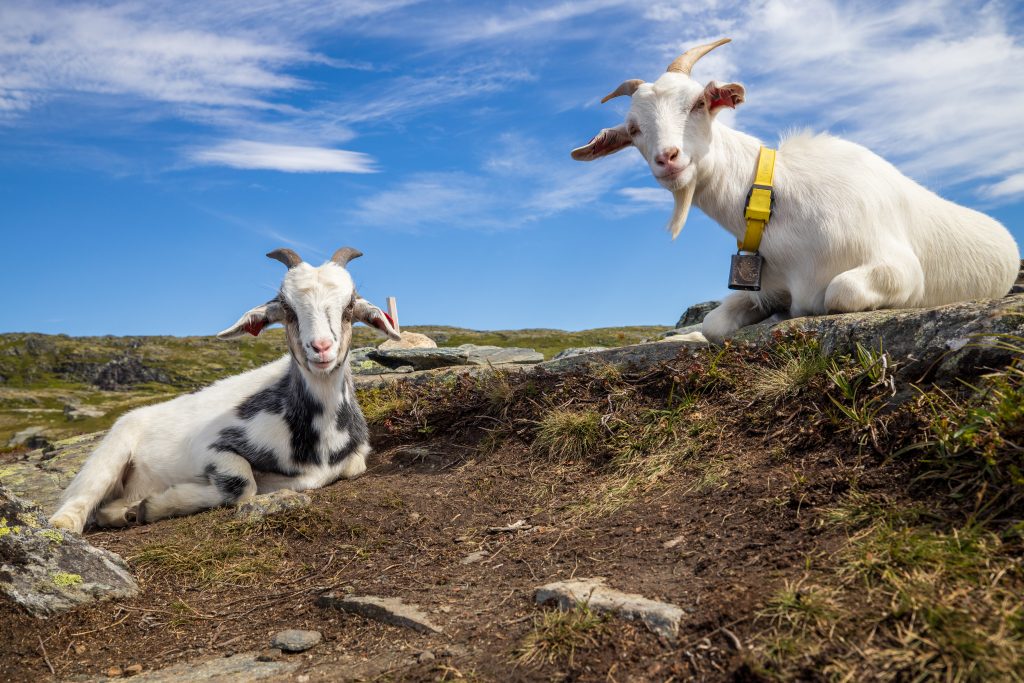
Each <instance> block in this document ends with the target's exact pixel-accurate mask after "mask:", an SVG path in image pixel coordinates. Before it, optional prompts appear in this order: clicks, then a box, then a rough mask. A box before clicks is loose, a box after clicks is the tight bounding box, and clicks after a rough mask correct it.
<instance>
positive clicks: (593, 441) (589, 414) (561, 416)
mask: <svg viewBox="0 0 1024 683" xmlns="http://www.w3.org/2000/svg"><path fill="white" fill-rule="evenodd" d="M606 433H607V429H606V428H605V426H604V425H603V424H602V423H601V414H600V413H598V412H596V411H594V410H569V409H565V408H556V409H554V410H551V411H550V412H548V413H547V414H546V415H544V416H543V417H542V418H541V419H540V422H539V424H538V425H537V438H536V439H535V440H534V442H533V446H534V450H536V451H538V452H540V453H543V454H544V455H546V456H547V457H548V458H550V459H552V460H593V459H595V456H596V455H597V454H598V453H599V452H600V451H601V449H602V441H603V440H604V437H605V434H606Z"/></svg>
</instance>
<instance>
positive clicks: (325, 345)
mask: <svg viewBox="0 0 1024 683" xmlns="http://www.w3.org/2000/svg"><path fill="white" fill-rule="evenodd" d="M268 256H270V257H271V258H274V259H277V260H279V261H281V262H283V263H284V264H285V265H287V266H288V273H287V274H286V275H285V277H284V281H283V282H282V284H281V289H280V291H279V292H278V295H277V296H276V297H275V298H274V299H272V300H271V301H268V302H267V303H265V304H263V305H262V306H257V307H256V308H253V309H252V310H250V311H249V312H248V313H246V314H245V315H243V316H242V317H241V318H240V319H239V320H238V322H236V323H235V324H234V325H233V326H232V327H230V328H228V329H227V330H224V331H223V332H221V333H220V334H219V335H217V336H218V337H221V338H222V339H228V338H232V337H238V336H241V335H243V334H245V333H246V332H248V333H249V334H252V335H258V334H259V333H260V332H261V331H262V330H263V329H264V328H265V327H266V326H268V325H271V324H273V323H277V322H280V323H284V326H285V332H286V335H287V339H288V350H289V352H290V354H291V355H290V357H289V356H284V357H283V358H281V359H280V360H277V361H274V362H273V363H269V364H267V365H264V366H263V367H261V368H257V369H256V370H252V371H250V372H247V373H245V374H242V375H236V376H234V377H229V378H227V379H223V380H220V381H219V382H217V383H215V384H213V385H212V386H210V387H207V388H206V389H203V390H202V391H199V392H197V393H194V394H188V395H186V396H180V397H178V398H176V399H174V400H172V401H168V402H166V403H160V404H157V405H153V406H147V407H145V408H139V409H138V410H134V411H132V412H130V413H128V414H126V415H124V416H122V417H121V418H120V419H118V421H117V422H116V423H115V424H114V426H113V427H112V428H111V430H110V433H108V434H107V436H106V437H105V438H104V439H103V441H102V442H100V444H99V446H97V448H96V450H95V451H94V452H93V453H92V455H90V456H89V459H88V460H87V461H86V463H85V465H84V466H83V467H82V470H81V471H80V472H79V473H78V476H76V477H75V479H74V481H72V482H71V485H70V486H68V488H67V490H66V491H65V492H64V495H63V497H62V501H61V505H60V507H59V508H58V510H57V512H56V513H54V515H53V517H52V518H51V519H50V521H51V522H52V523H53V525H54V526H57V527H62V528H64V529H69V530H71V531H75V532H81V531H82V529H83V528H84V526H85V523H86V521H87V520H88V518H89V515H90V514H92V513H93V512H94V511H95V520H96V523H97V524H99V525H100V526H125V525H127V524H130V523H139V524H144V523H147V522H154V521H156V520H159V519H164V518H166V517H172V516H177V515H187V514H191V513H193V512H198V511H200V510H205V509H207V508H212V507H217V506H220V505H232V504H235V503H238V502H240V501H244V500H246V499H248V498H251V497H252V496H253V495H255V494H256V493H267V492H270V491H276V490H279V489H292V490H295V491H301V490H303V489H310V488H317V487H320V486H325V485H327V484H329V483H331V482H333V481H335V480H337V479H339V478H343V477H344V478H351V477H356V476H358V475H360V474H362V473H363V471H365V469H366V456H367V454H369V452H370V444H369V440H368V439H369V433H368V430H367V427H366V420H365V419H364V418H363V414H362V412H361V411H360V410H359V404H358V403H357V402H356V395H355V387H354V385H353V383H352V375H351V372H350V370H349V365H348V352H349V345H350V342H351V340H352V324H353V323H354V322H357V321H358V322H363V323H366V324H368V325H373V326H375V327H377V328H379V329H381V330H382V331H384V332H385V333H387V335H388V336H389V337H391V338H393V339H397V338H399V337H398V333H397V332H395V329H394V327H392V325H391V321H390V320H389V319H388V317H387V316H386V315H385V314H384V313H383V312H382V311H381V310H380V309H379V308H377V307H376V306H373V305H372V304H370V303H369V302H367V301H366V300H365V299H362V298H361V297H360V296H359V295H358V294H357V293H356V290H355V285H354V284H353V282H352V278H351V276H350V275H349V274H348V271H347V270H346V268H345V267H346V265H347V264H348V262H349V261H350V260H351V259H353V258H356V257H358V256H361V254H360V253H359V252H358V251H356V250H355V249H352V248H350V247H345V248H343V249H339V250H338V251H337V252H336V253H335V254H334V256H333V257H332V258H331V260H330V261H328V262H327V263H325V264H323V265H322V266H320V267H318V268H315V267H313V266H311V265H309V264H308V263H304V262H303V261H302V259H301V258H299V256H298V255H297V254H296V253H295V252H294V251H292V250H290V249H278V250H277V251H274V252H271V253H270V254H268Z"/></svg>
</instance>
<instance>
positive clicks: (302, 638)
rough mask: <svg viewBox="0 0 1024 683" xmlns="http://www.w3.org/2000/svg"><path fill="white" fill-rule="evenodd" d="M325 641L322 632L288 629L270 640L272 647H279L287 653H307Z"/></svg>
mask: <svg viewBox="0 0 1024 683" xmlns="http://www.w3.org/2000/svg"><path fill="white" fill-rule="evenodd" d="M322 639H323V634H321V633H320V631H302V630H299V629H294V628H291V629H288V630H287V631H281V632H280V633H278V634H277V635H275V636H274V637H273V638H272V639H271V640H270V646H271V647H277V648H280V649H282V650H284V651H285V652H305V651H306V650H308V649H309V648H311V647H313V646H314V645H316V644H317V643H319V642H320V641H321V640H322Z"/></svg>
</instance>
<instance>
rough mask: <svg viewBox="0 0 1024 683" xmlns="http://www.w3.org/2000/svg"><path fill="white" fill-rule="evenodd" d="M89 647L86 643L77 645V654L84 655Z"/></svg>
mask: <svg viewBox="0 0 1024 683" xmlns="http://www.w3.org/2000/svg"><path fill="white" fill-rule="evenodd" d="M87 649H88V648H87V647H86V646H85V645H75V654H76V655H84V654H85V651H86V650H87Z"/></svg>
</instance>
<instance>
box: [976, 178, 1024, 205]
mask: <svg viewBox="0 0 1024 683" xmlns="http://www.w3.org/2000/svg"><path fill="white" fill-rule="evenodd" d="M980 193H981V195H982V196H983V197H988V198H990V199H1007V198H1019V197H1024V173H1016V174H1014V175H1012V176H1010V177H1008V178H1004V179H1003V180H1001V181H999V182H998V183H993V184H992V185H986V186H984V187H982V188H981V190H980Z"/></svg>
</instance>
